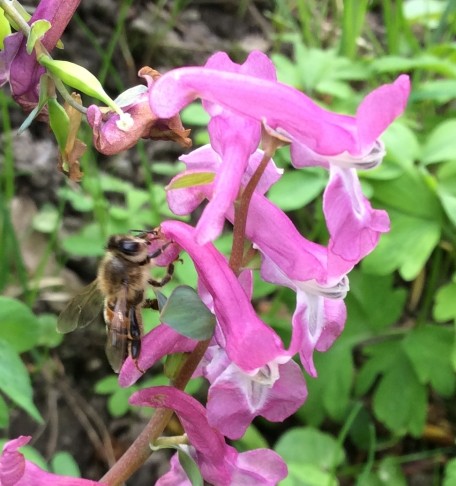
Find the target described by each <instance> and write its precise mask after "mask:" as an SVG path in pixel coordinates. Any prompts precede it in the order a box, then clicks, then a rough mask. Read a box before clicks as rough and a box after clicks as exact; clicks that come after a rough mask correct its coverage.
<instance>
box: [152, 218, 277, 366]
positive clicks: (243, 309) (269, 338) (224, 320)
mask: <svg viewBox="0 0 456 486" xmlns="http://www.w3.org/2000/svg"><path fill="white" fill-rule="evenodd" d="M161 231H162V232H163V234H164V236H165V237H166V238H168V239H169V240H172V241H174V242H175V243H177V244H178V245H180V246H181V247H182V248H183V249H184V250H185V251H186V252H187V253H188V254H189V256H190V258H191V259H192V260H193V262H194V264H195V268H196V271H197V272H198V276H199V279H200V282H201V283H202V284H203V285H204V287H205V288H206V289H207V291H208V292H209V294H210V295H211V297H212V299H213V306H214V314H215V316H216V318H217V323H218V330H217V339H218V341H219V344H220V345H221V346H222V347H223V348H224V349H225V350H226V352H227V354H228V356H229V357H230V359H231V360H232V361H233V362H235V363H236V364H237V365H238V366H239V367H240V368H242V369H243V370H244V371H253V370H256V369H257V368H261V367H262V366H264V365H265V364H267V363H269V362H271V361H273V360H274V359H275V358H277V357H278V356H282V355H284V354H285V350H284V348H283V345H282V342H281V340H280V338H279V336H278V335H277V334H276V333H275V332H274V331H273V330H272V329H271V328H270V327H269V326H267V325H266V324H265V323H264V322H263V321H261V319H259V317H258V316H257V315H256V312H255V310H254V308H253V307H252V304H251V302H250V299H249V298H248V297H247V295H246V293H245V291H244V289H243V288H242V286H241V284H240V283H239V281H238V279H237V278H236V276H235V275H234V273H233V272H232V270H231V269H230V268H229V266H228V264H227V262H226V259H225V257H224V256H223V255H222V254H221V253H220V252H219V251H218V250H217V249H216V248H215V247H214V246H213V245H212V244H211V243H206V244H205V245H198V243H197V242H196V236H195V229H194V228H192V227H191V226H189V225H187V224H185V223H182V222H180V221H165V222H163V223H162V224H161ZM258 339H261V346H258Z"/></svg>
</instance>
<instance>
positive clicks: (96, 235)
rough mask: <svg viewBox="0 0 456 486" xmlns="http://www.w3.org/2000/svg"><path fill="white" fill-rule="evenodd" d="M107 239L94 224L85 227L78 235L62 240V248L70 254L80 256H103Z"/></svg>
mask: <svg viewBox="0 0 456 486" xmlns="http://www.w3.org/2000/svg"><path fill="white" fill-rule="evenodd" d="M104 246H105V239H104V237H103V236H102V235H101V233H100V227H99V226H98V225H97V224H95V223H93V224H88V225H87V226H84V228H83V229H82V231H81V232H79V233H78V234H75V235H72V236H68V237H67V238H64V239H63V240H62V247H63V249H64V250H65V251H67V252H68V253H71V254H72V255H79V256H103V255H104V253H105V249H104Z"/></svg>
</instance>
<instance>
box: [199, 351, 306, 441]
mask: <svg viewBox="0 0 456 486" xmlns="http://www.w3.org/2000/svg"><path fill="white" fill-rule="evenodd" d="M202 371H203V375H204V376H205V377H206V378H207V379H208V380H209V382H210V383H211V386H210V387H209V394H208V401H207V418H208V421H209V423H210V425H211V426H212V427H215V428H216V429H217V430H219V431H220V432H222V434H223V435H225V436H227V437H229V438H230V439H239V438H240V437H242V436H243V435H244V433H245V431H246V429H247V427H248V426H249V425H250V423H251V422H252V420H253V419H254V418H255V417H257V416H262V417H264V418H266V419H267V420H269V421H271V422H282V421H283V420H285V419H286V418H287V417H289V416H290V415H292V414H293V413H295V412H296V410H297V409H298V408H299V407H300V406H301V405H302V404H303V403H304V401H305V399H306V398H307V388H306V384H305V381H304V377H303V375H302V371H301V368H300V367H299V365H298V364H297V363H295V362H294V361H293V360H291V359H290V357H289V356H284V357H282V358H278V359H277V360H276V361H275V362H272V363H269V364H267V365H265V366H263V368H261V369H260V370H258V371H257V372H255V373H245V372H244V371H242V370H241V369H240V368H239V367H238V366H236V365H235V364H234V363H232V362H231V361H230V359H229V358H228V356H227V355H226V353H225V352H224V351H223V349H222V348H220V347H219V346H211V347H210V348H209V349H208V351H207V353H206V355H205V357H204V360H203V363H202Z"/></svg>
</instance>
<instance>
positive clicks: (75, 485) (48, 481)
mask: <svg viewBox="0 0 456 486" xmlns="http://www.w3.org/2000/svg"><path fill="white" fill-rule="evenodd" d="M30 439H31V437H26V436H24V435H21V436H20V437H18V438H17V439H13V440H10V441H9V442H7V443H6V444H5V445H4V446H3V452H2V454H1V456H0V484H1V485H2V486H31V485H33V486H53V485H55V486H90V485H92V486H95V485H100V486H102V485H103V483H99V482H97V481H89V480H88V479H80V478H72V477H69V476H58V475H57V474H52V473H49V472H47V471H43V470H42V469H40V468H39V467H38V466H36V465H35V464H33V462H30V461H27V460H26V459H25V458H24V456H23V455H22V454H21V453H20V452H19V448H20V447H22V446H24V445H26V444H28V442H29V441H30Z"/></svg>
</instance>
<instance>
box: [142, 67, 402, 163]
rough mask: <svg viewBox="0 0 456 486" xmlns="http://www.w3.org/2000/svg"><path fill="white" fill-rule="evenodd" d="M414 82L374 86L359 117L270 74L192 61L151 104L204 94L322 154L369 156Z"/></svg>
mask: <svg viewBox="0 0 456 486" xmlns="http://www.w3.org/2000/svg"><path fill="white" fill-rule="evenodd" d="M409 89H410V83H409V78H408V76H405V75H402V76H399V77H398V78H397V80H396V81H395V82H394V83H392V84H386V85H383V86H381V87H380V88H377V89H376V90H374V91H372V92H371V93H370V94H369V95H368V96H366V98H365V99H364V100H363V101H362V103H361V104H360V106H359V107H358V110H357V114H356V116H355V117H353V116H347V115H340V114H337V113H332V112H330V111H328V110H325V109H323V108H321V107H320V106H318V105H317V104H316V103H315V102H314V101H312V100H311V99H310V98H308V97H307V96H306V95H305V94H303V93H301V92H300V91H298V90H296V89H294V88H292V87H290V86H287V85H285V84H282V83H279V82H276V81H275V80H271V79H261V78H258V77H255V76H251V75H248V74H243V73H233V72H227V71H219V70H215V69H210V68H207V67H187V68H180V69H174V70H172V71H169V72H168V73H166V74H165V75H164V76H163V77H162V78H161V79H160V80H159V81H158V82H157V83H156V85H155V86H154V88H153V89H152V91H151V93H150V103H151V107H152V110H153V111H154V112H155V113H157V114H158V115H159V116H164V117H165V116H172V115H174V114H175V113H177V112H178V111H179V110H181V109H182V108H183V107H184V106H185V105H187V104H188V103H190V102H191V101H193V100H194V99H195V98H198V97H200V98H202V99H203V100H206V101H211V102H213V103H216V104H218V105H221V106H223V107H225V108H227V109H230V110H232V111H235V112H237V113H239V114H241V115H244V116H247V117H249V118H253V119H255V120H258V121H261V120H265V122H266V124H267V125H268V126H269V127H271V128H273V129H275V130H276V131H278V132H279V133H283V134H284V135H286V136H288V137H289V138H290V139H291V140H292V142H293V143H299V144H302V145H305V146H306V147H308V148H309V149H310V150H311V151H313V152H315V153H317V154H320V155H339V154H342V153H344V152H347V153H349V154H351V155H355V156H360V157H362V156H365V155H367V154H368V153H369V152H370V151H371V150H372V147H373V146H374V145H375V142H376V139H377V138H378V137H379V136H380V135H381V133H382V132H383V131H384V130H385V129H386V128H387V127H388V125H389V124H390V123H391V122H392V121H393V120H394V119H395V118H396V117H397V116H399V115H400V114H401V113H402V112H403V110H404V108H405V104H406V101H407V97H408V93H409Z"/></svg>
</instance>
